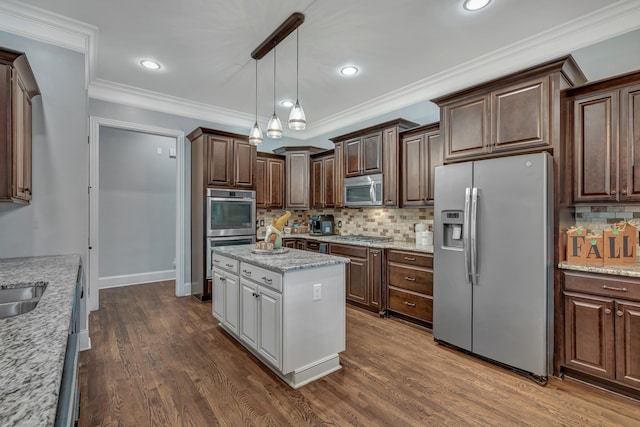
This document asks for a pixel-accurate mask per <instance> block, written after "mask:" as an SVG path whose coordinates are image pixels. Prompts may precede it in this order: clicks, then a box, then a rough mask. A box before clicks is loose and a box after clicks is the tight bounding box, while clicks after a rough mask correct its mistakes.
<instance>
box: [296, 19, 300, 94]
mask: <svg viewBox="0 0 640 427" xmlns="http://www.w3.org/2000/svg"><path fill="white" fill-rule="evenodd" d="M299 34H300V33H299V32H298V29H297V28H296V102H298V81H299V76H300V36H299Z"/></svg>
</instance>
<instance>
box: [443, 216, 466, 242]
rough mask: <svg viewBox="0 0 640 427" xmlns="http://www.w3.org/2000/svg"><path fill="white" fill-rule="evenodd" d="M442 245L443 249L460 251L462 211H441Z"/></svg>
mask: <svg viewBox="0 0 640 427" xmlns="http://www.w3.org/2000/svg"><path fill="white" fill-rule="evenodd" d="M441 218H442V227H443V230H442V243H443V246H444V248H445V249H446V248H459V249H462V248H463V246H462V241H463V240H462V227H463V225H464V222H463V218H464V211H458V210H447V211H442V215H441Z"/></svg>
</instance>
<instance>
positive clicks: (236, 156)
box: [187, 128, 256, 189]
mask: <svg viewBox="0 0 640 427" xmlns="http://www.w3.org/2000/svg"><path fill="white" fill-rule="evenodd" d="M187 138H189V140H190V141H191V153H192V156H191V163H192V165H193V163H198V162H201V161H202V159H206V163H205V164H204V165H203V167H202V170H203V173H204V184H205V187H218V188H242V189H253V188H255V185H254V173H255V164H256V147H254V146H253V145H251V144H249V142H248V139H247V137H246V136H243V135H236V134H232V133H228V132H222V131H217V130H213V129H207V128H197V129H196V130H194V131H193V132H191V133H190V134H189V135H188V136H187ZM192 169H193V167H192ZM192 176H193V175H192ZM196 179H197V180H198V181H199V180H200V179H202V176H200V175H199V174H198V176H197V177H196Z"/></svg>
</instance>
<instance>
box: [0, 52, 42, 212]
mask: <svg viewBox="0 0 640 427" xmlns="http://www.w3.org/2000/svg"><path fill="white" fill-rule="evenodd" d="M37 95H40V89H39V88H38V84H37V83H36V80H35V77H34V76H33V72H32V71H31V66H30V65H29V62H28V61H27V57H26V55H25V54H24V53H22V52H16V51H12V50H8V49H0V165H2V168H1V169H0V201H8V202H18V203H29V202H30V201H31V195H32V191H33V187H32V183H31V164H32V159H31V113H32V107H31V100H32V98H33V97H35V96H37Z"/></svg>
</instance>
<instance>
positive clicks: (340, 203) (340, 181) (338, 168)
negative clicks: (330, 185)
mask: <svg viewBox="0 0 640 427" xmlns="http://www.w3.org/2000/svg"><path fill="white" fill-rule="evenodd" d="M333 157H334V159H335V164H334V166H333V167H334V171H335V174H334V179H335V182H334V198H335V207H336V208H343V207H344V143H342V142H338V143H336V144H335V147H334V150H333Z"/></svg>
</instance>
